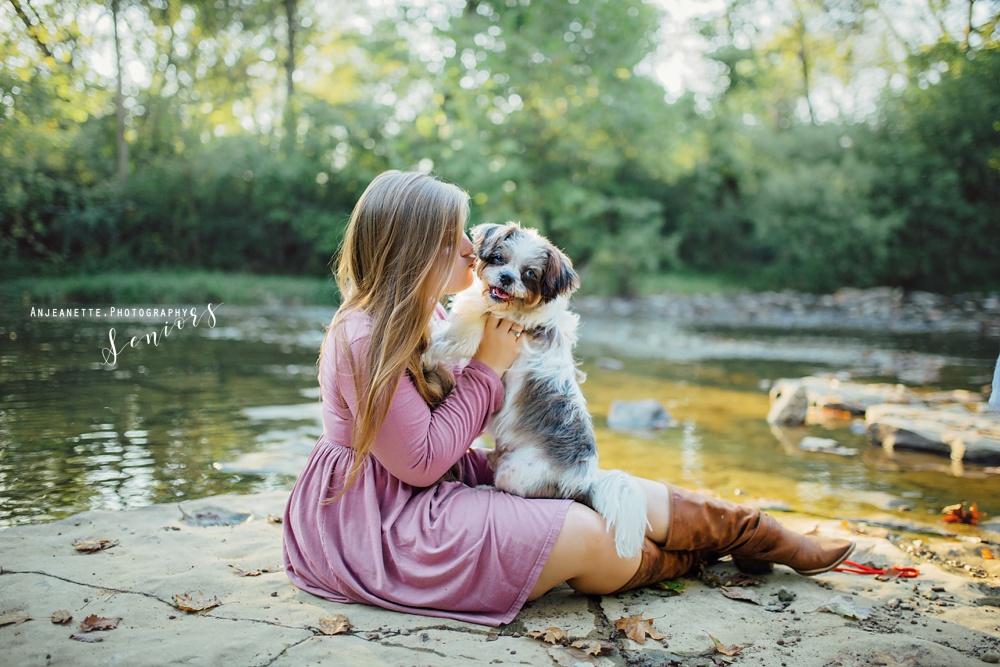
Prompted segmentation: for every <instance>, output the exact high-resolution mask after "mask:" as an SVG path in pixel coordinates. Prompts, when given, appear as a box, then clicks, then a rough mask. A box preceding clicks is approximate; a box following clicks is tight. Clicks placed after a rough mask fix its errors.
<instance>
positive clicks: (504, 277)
mask: <svg viewBox="0 0 1000 667" xmlns="http://www.w3.org/2000/svg"><path fill="white" fill-rule="evenodd" d="M513 282H514V276H512V275H510V274H509V273H501V274H500V286H501V287H507V286H508V285H510V284H511V283H513Z"/></svg>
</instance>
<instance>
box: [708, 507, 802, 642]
mask: <svg viewBox="0 0 1000 667" xmlns="http://www.w3.org/2000/svg"><path fill="white" fill-rule="evenodd" d="M803 535H819V524H818V523H817V524H816V525H815V526H813V527H812V530H810V531H808V532H806V533H803ZM711 636H712V635H709V637H711ZM713 639H714V637H713Z"/></svg>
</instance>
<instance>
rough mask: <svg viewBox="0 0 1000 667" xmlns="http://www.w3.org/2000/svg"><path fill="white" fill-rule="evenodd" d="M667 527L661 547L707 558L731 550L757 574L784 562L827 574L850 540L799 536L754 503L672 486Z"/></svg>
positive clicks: (850, 546)
mask: <svg viewBox="0 0 1000 667" xmlns="http://www.w3.org/2000/svg"><path fill="white" fill-rule="evenodd" d="M667 489H668V491H669V495H670V518H669V522H670V526H669V530H668V532H667V541H666V544H664V546H663V548H664V549H666V550H668V551H675V550H676V551H701V552H704V554H705V556H706V557H709V556H724V555H726V554H730V555H732V556H733V559H734V560H736V561H737V563H738V564H742V565H743V566H744V567H745V568H748V569H749V568H755V569H756V570H757V571H758V573H762V572H763V571H764V569H765V567H766V566H765V564H764V563H762V562H761V561H766V562H768V563H779V564H781V565H788V566H789V567H791V568H792V569H793V570H795V571H796V572H798V573H799V574H804V575H813V574H820V573H821V572H827V571H829V570H832V569H833V568H835V567H837V566H838V565H840V564H841V563H842V562H844V561H845V560H847V557H848V556H850V555H851V552H852V551H854V542H851V541H850V540H841V539H835V538H826V537H817V536H815V535H800V534H799V533H796V532H794V531H791V530H788V529H787V528H784V527H782V525H781V524H780V523H778V521H777V520H776V519H774V517H772V516H770V515H768V514H765V513H763V512H761V511H760V510H759V509H757V508H756V507H747V506H745V505H738V504H736V503H731V502H729V501H726V500H719V499H717V498H711V497H709V496H706V495H703V494H701V493H696V492H694V491H688V490H686V489H682V488H680V487H677V486H674V485H672V484H668V485H667Z"/></svg>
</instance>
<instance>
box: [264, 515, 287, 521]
mask: <svg viewBox="0 0 1000 667" xmlns="http://www.w3.org/2000/svg"><path fill="white" fill-rule="evenodd" d="M283 521H284V519H283V518H282V517H280V516H278V515H277V514H268V515H267V522H268V523H281V522H283Z"/></svg>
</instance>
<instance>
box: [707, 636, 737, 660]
mask: <svg viewBox="0 0 1000 667" xmlns="http://www.w3.org/2000/svg"><path fill="white" fill-rule="evenodd" d="M705 634H706V635H708V637H709V639H711V640H712V643H713V644H715V651H716V652H717V653H721V654H722V655H728V656H729V657H730V658H731V657H733V656H734V655H736V654H737V653H739V652H740V651H742V650H743V649H745V648H746V646H737V645H736V644H730V645H729V646H726V645H724V644H723V643H722V642H720V641H719V640H718V639H716V638H715V637H713V636H712V634H711V633H709V632H706V633H705Z"/></svg>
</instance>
